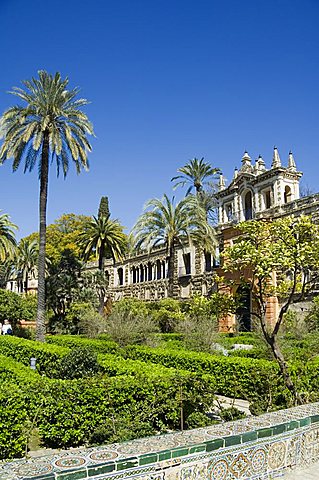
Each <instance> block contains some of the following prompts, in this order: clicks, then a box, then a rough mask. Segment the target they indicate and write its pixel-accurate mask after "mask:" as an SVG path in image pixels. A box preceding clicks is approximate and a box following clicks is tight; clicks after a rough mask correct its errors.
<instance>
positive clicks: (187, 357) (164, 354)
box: [50, 336, 285, 400]
mask: <svg viewBox="0 0 319 480" xmlns="http://www.w3.org/2000/svg"><path fill="white" fill-rule="evenodd" d="M63 338H64V337H63V336H59V337H51V340H50V341H51V342H52V343H55V342H57V343H58V344H59V345H65V344H66V343H67V344H69V345H70V344H71V343H72V345H73V346H76V345H81V344H82V343H83V340H84V339H83V338H80V337H76V336H73V337H72V336H68V337H67V338H66V340H65V343H64V340H63ZM85 341H86V344H87V345H89V346H90V347H91V348H93V349H96V351H99V352H100V351H104V349H105V350H107V349H108V348H109V346H108V342H104V341H103V340H99V339H85ZM104 343H105V345H104V346H103V344H104ZM117 353H118V354H119V355H122V356H123V357H126V358H127V359H131V360H135V361H137V360H139V361H142V362H144V366H147V368H149V367H148V365H149V364H150V363H152V364H157V365H162V366H164V367H167V368H174V369H177V370H182V371H190V372H194V373H197V374H208V375H211V376H212V377H213V378H214V381H215V383H216V393H218V394H220V395H226V396H230V397H233V396H236V397H239V398H245V399H248V400H251V399H252V398H256V397H258V396H265V395H268V394H269V391H270V390H271V391H272V395H276V393H275V390H277V394H278V392H279V391H280V393H281V392H282V391H283V390H285V388H284V386H283V383H282V380H281V377H280V375H279V369H278V366H277V364H276V363H275V362H271V361H267V360H259V359H258V360H257V359H251V358H240V357H224V356H220V355H219V356H218V355H210V354H208V353H199V352H190V351H186V350H181V349H179V350H169V349H167V348H151V347H146V346H139V345H132V346H128V347H125V348H122V349H120V348H119V349H118V350H117ZM110 361H111V360H110ZM124 365H125V364H123V363H122V366H124ZM129 365H130V364H127V366H129ZM155 368H156V367H155V365H153V366H152V367H151V370H153V369H155ZM154 371H155V370H154ZM109 374H112V373H111V370H109Z"/></svg>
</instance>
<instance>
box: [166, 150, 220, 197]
mask: <svg viewBox="0 0 319 480" xmlns="http://www.w3.org/2000/svg"><path fill="white" fill-rule="evenodd" d="M177 171H178V172H179V173H181V175H177V176H176V177H173V178H172V179H171V181H172V182H175V185H174V188H177V187H184V186H185V185H188V189H187V191H186V195H189V194H190V193H191V191H192V189H193V188H195V191H196V194H199V193H200V192H202V191H203V190H204V188H203V187H204V185H211V181H212V180H213V179H214V178H215V176H216V174H218V173H220V169H219V168H213V167H212V166H211V165H210V164H209V163H208V162H205V161H204V157H202V158H201V159H200V160H199V159H198V158H193V159H192V160H189V162H188V163H186V165H184V166H183V167H181V168H178V169H177Z"/></svg>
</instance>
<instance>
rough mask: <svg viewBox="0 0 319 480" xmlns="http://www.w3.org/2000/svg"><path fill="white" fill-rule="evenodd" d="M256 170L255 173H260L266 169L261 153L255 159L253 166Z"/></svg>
mask: <svg viewBox="0 0 319 480" xmlns="http://www.w3.org/2000/svg"><path fill="white" fill-rule="evenodd" d="M255 169H256V172H257V173H262V172H265V171H266V164H265V162H264V159H263V157H262V156H261V155H259V157H258V158H257V160H256V166H255Z"/></svg>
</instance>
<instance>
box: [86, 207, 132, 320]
mask: <svg viewBox="0 0 319 480" xmlns="http://www.w3.org/2000/svg"><path fill="white" fill-rule="evenodd" d="M80 244H81V245H82V248H83V257H84V260H85V261H87V260H88V259H89V258H90V256H91V255H92V254H94V255H95V256H96V259H97V260H98V268H99V270H100V272H101V273H102V275H103V276H104V263H105V259H106V258H112V259H113V260H114V261H115V260H120V259H121V258H123V256H124V254H125V252H126V251H127V248H128V241H127V236H126V235H125V233H124V232H123V227H122V225H121V224H120V223H119V221H118V220H112V219H110V218H107V217H106V216H102V215H101V216H99V217H94V216H93V217H92V219H91V221H90V222H89V223H88V224H87V226H86V229H85V231H83V232H82V233H81V234H80ZM104 296H105V291H103V290H102V291H101V294H100V309H99V310H100V313H103V308H104Z"/></svg>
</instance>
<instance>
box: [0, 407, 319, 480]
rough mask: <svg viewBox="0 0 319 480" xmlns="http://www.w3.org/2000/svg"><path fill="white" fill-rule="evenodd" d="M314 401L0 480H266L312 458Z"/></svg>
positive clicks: (316, 428)
mask: <svg viewBox="0 0 319 480" xmlns="http://www.w3.org/2000/svg"><path fill="white" fill-rule="evenodd" d="M318 454H319V403H316V404H310V405H304V406H300V407H295V408H292V409H289V410H281V411H279V412H274V413H269V414H265V415H261V416H260V417H249V418H247V419H243V420H238V421H235V422H228V423H223V424H219V425H213V426H211V427H206V428H200V429H196V430H189V431H186V432H176V433H174V434H169V435H160V436H155V437H149V438H144V439H138V440H133V441H131V442H126V443H119V444H110V445H105V446H102V447H97V448H89V449H74V450H69V451H64V452H60V453H57V454H56V455H51V456H43V457H38V458H32V459H23V460H16V461H13V462H9V463H5V464H1V465H0V480H22V479H25V480H27V479H32V480H82V479H91V480H98V479H99V480H103V479H109V480H111V479H113V480H120V479H132V480H133V479H134V480H201V479H207V480H235V479H237V480H238V479H259V480H261V479H270V478H275V477H278V476H281V475H282V474H283V472H284V471H285V470H287V469H290V468H294V467H297V466H301V465H308V464H309V463H312V462H315V461H317V460H318V459H319V457H318Z"/></svg>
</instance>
